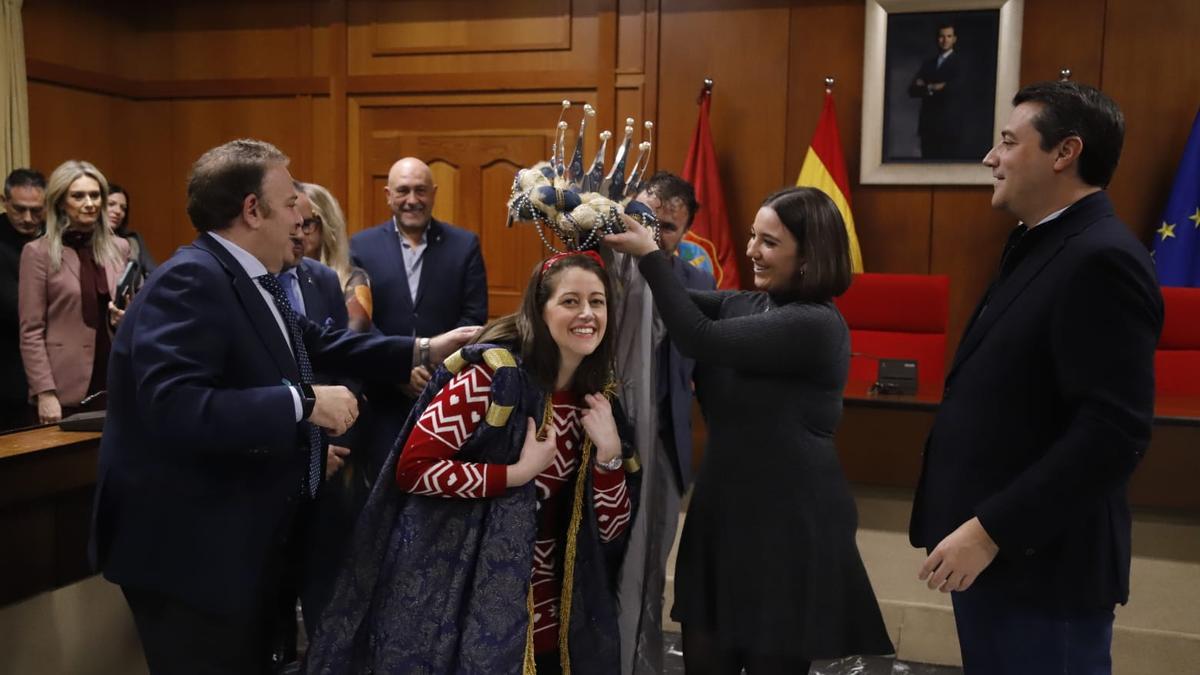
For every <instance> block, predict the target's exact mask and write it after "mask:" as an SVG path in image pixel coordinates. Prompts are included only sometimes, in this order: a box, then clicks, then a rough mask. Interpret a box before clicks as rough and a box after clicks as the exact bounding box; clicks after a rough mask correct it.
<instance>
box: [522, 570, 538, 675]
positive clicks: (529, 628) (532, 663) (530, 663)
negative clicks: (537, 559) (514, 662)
mask: <svg viewBox="0 0 1200 675" xmlns="http://www.w3.org/2000/svg"><path fill="white" fill-rule="evenodd" d="M525 609H526V610H528V612H529V623H528V624H527V625H526V627H525V666H524V667H523V668H522V669H521V672H522V675H537V661H536V660H535V659H534V654H533V583H532V582H530V584H529V593H528V594H526V596H525Z"/></svg>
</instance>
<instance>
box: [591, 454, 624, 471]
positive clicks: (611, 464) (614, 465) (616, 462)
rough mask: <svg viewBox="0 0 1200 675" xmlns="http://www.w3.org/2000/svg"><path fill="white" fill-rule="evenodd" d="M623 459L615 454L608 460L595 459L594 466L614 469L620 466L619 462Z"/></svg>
mask: <svg viewBox="0 0 1200 675" xmlns="http://www.w3.org/2000/svg"><path fill="white" fill-rule="evenodd" d="M624 461H625V458H624V457H622V456H620V455H617V456H616V457H613V458H612V459H610V460H608V461H607V462H601V461H597V462H596V466H598V467H600V468H601V469H604V470H605V471H616V470H617V469H619V468H621V464H622V463H623V462H624Z"/></svg>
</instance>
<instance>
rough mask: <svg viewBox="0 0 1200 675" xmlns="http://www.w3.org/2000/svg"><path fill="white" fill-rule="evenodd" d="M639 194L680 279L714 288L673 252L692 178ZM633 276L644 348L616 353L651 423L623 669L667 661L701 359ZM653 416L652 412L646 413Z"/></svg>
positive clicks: (642, 415) (626, 592) (672, 179)
mask: <svg viewBox="0 0 1200 675" xmlns="http://www.w3.org/2000/svg"><path fill="white" fill-rule="evenodd" d="M637 199H638V201H640V202H642V203H644V204H646V205H647V206H649V207H651V208H652V209H654V215H655V217H656V218H657V219H658V226H659V235H660V245H661V247H662V249H663V250H664V251H667V252H668V253H671V254H672V255H673V257H672V258H671V261H672V263H673V268H674V270H675V274H676V276H678V277H679V280H680V281H681V282H682V283H683V285H684V286H685V287H687V288H690V289H693V290H703V291H711V290H713V289H714V288H715V287H716V280H715V279H713V276H712V275H711V274H709V273H708V272H705V271H703V270H701V269H699V268H698V267H695V266H693V265H691V264H689V263H688V262H686V261H685V260H683V259H682V258H681V257H679V256H678V255H676V253H677V251H678V249H679V245H680V242H681V241H683V236H684V235H685V234H686V233H687V231H688V229H690V228H691V226H692V220H693V219H694V218H695V216H696V211H697V210H698V209H699V208H700V204H699V203H698V202H697V201H696V191H695V189H694V188H693V187H692V185H691V184H690V183H688V182H687V181H685V180H683V179H682V178H680V177H679V176H676V175H674V174H671V173H667V172H665V171H660V172H658V173H656V174H654V175H653V176H651V177H650V179H649V180H647V181H646V183H645V185H644V187H643V190H642V191H641V192H640V193H639V194H638V197H637ZM630 277H631V278H629V279H626V291H627V293H626V296H625V297H626V298H627V299H626V302H627V303H629V304H631V305H633V306H632V307H630V308H624V307H623V308H622V311H623V312H631V313H626V314H624V315H623V317H622V318H623V319H627V320H628V321H627V322H626V323H625V324H623V328H622V333H633V334H635V335H639V336H640V337H644V338H648V339H645V340H638V343H639V345H640V347H639V348H635V349H632V350H629V349H619V350H618V351H619V356H618V359H619V360H620V361H622V363H620V364H619V366H618V368H619V370H620V371H621V375H622V377H623V378H629V379H636V380H642V381H644V380H649V382H647V383H646V385H647V386H646V390H645V393H646V394H648V396H647V399H648V400H647V401H646V403H647V404H648V405H647V410H646V411H645V412H642V411H641V409H640V408H641V400H640V399H641V396H640V393H641V392H639V393H637V394H634V397H633V398H634V401H636V403H634V413H635V419H636V426H637V427H638V434H639V441H640V440H641V433H642V432H643V431H644V430H645V428H647V427H648V428H649V429H652V430H653V431H652V437H651V439H647V440H646V443H647V444H650V443H652V444H653V448H646V447H645V446H643V447H644V449H643V451H642V459H643V464H644V466H643V469H644V471H643V480H642V487H641V490H642V495H641V504H642V508H641V509H640V510H639V512H638V517H637V521H636V522H635V523H634V525H633V529H632V531H631V537H630V543H629V547H628V548H627V549H626V556H625V561H624V564H623V566H622V572H621V584H620V588H619V593H620V599H621V607H622V611H621V617H620V628H621V650H622V658H621V663H622V675H627V674H628V673H660V672H662V669H663V654H664V649H663V637H662V614H663V612H662V607H663V599H664V590H665V587H666V567H667V555H668V554H669V553H670V551H671V546H672V544H673V543H674V542H675V533H676V531H677V529H678V527H679V512H680V505H681V501H682V499H683V495H684V493H686V492H687V490H688V488H689V487H691V484H692V478H693V467H692V389H693V387H692V371H693V370H694V369H695V365H696V362H695V360H693V359H690V358H687V357H686V356H684V355H683V354H681V353H680V352H679V350H678V349H677V348H676V347H675V345H674V343H672V342H671V339H670V335H668V334H667V332H666V329H665V327H664V326H663V323H662V320H661V319H660V318H659V316H658V310H657V309H656V308H655V307H654V305H653V302H652V299H651V297H650V293H649V290H648V289H647V288H646V286H645V281H644V280H643V279H642V278H641V277H640V276H639V275H637V273H636V272H633V273H632V274H631V275H630ZM643 303H648V304H649V305H650V306H649V308H648V312H647V313H648V316H649V319H650V325H649V326H641V328H642V331H637V330H634V331H631V330H630V329H631V328H633V327H634V326H637V325H639V324H641V323H642V320H641V317H642V316H645V314H643V312H642V310H643ZM646 329H648V331H646ZM643 331H646V332H648V333H649V335H644V333H643ZM622 338H623V339H622V340H621V344H624V343H625V340H626V339H628V338H626V336H624V335H623V336H622ZM642 343H644V345H642ZM631 361H632V362H631ZM634 401H630V402H631V403H633V402H634ZM649 416H653V420H648V419H646V417H649Z"/></svg>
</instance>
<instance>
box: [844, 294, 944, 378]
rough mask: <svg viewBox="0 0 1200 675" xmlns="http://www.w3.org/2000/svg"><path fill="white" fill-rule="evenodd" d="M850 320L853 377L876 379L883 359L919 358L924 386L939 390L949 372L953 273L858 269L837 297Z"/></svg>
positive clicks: (847, 322)
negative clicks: (884, 272)
mask: <svg viewBox="0 0 1200 675" xmlns="http://www.w3.org/2000/svg"><path fill="white" fill-rule="evenodd" d="M835 303H836V304H837V307H838V310H840V311H841V313H842V316H844V317H845V318H846V324H847V325H848V326H850V351H851V352H853V353H855V354H859V356H853V357H852V358H851V359H850V379H851V380H858V381H863V382H874V381H875V379H876V375H877V373H878V370H879V359H880V358H889V359H893V358H895V359H912V360H915V361H916V362H917V384H918V387H919V388H921V389H926V390H927V389H934V390H940V389H941V387H942V382H943V381H944V379H945V375H946V329H947V326H948V325H949V304H950V278H949V277H947V276H945V275H942V274H933V275H930V274H856V275H854V282H853V283H852V284H850V290H848V291H846V293H845V294H843V295H842V296H841V297H839V298H836V299H835Z"/></svg>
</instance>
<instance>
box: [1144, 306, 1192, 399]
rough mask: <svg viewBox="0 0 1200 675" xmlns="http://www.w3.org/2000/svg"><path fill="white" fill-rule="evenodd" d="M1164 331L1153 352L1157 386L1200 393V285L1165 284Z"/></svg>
mask: <svg viewBox="0 0 1200 675" xmlns="http://www.w3.org/2000/svg"><path fill="white" fill-rule="evenodd" d="M1162 294H1163V315H1164V316H1163V331H1162V337H1161V338H1159V340H1158V350H1157V351H1156V352H1154V390H1155V392H1156V393H1158V394H1160V395H1165V396H1181V395H1182V396H1189V395H1190V396H1195V395H1197V394H1200V288H1174V287H1163V289H1162Z"/></svg>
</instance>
